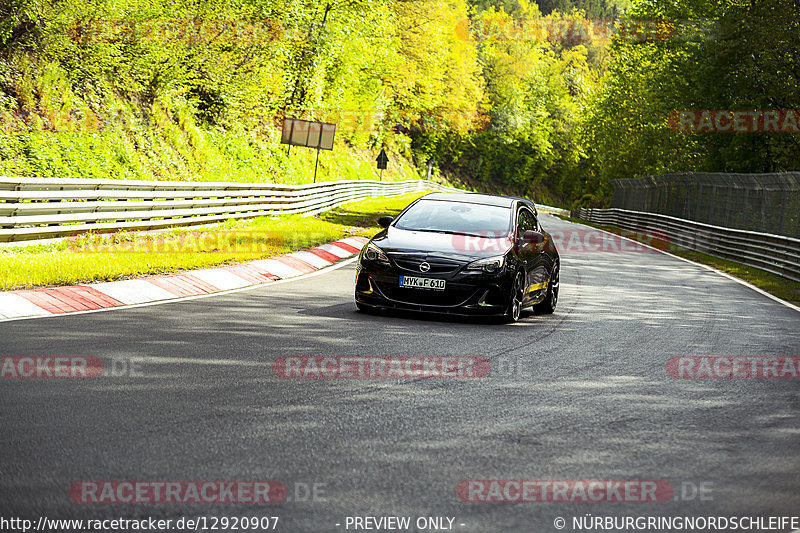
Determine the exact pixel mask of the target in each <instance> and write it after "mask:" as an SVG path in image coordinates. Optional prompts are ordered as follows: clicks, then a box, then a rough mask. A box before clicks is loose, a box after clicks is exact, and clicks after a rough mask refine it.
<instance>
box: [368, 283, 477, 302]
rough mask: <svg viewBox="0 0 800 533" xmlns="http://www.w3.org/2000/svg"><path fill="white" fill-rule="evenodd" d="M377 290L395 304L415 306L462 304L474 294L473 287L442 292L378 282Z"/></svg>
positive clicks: (449, 289)
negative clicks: (395, 302)
mask: <svg viewBox="0 0 800 533" xmlns="http://www.w3.org/2000/svg"><path fill="white" fill-rule="evenodd" d="M377 285H378V289H379V290H380V291H381V292H382V293H383V295H384V296H386V297H387V298H389V299H390V300H394V301H397V302H402V303H407V304H415V305H438V306H443V307H449V306H455V305H459V304H462V303H464V301H465V300H467V299H468V298H469V297H471V296H472V295H473V293H475V291H476V289H475V287H467V288H451V287H449V286H448V287H447V288H446V289H445V290H443V291H437V290H430V289H410V288H408V287H399V286H397V284H396V283H386V282H378V283H377Z"/></svg>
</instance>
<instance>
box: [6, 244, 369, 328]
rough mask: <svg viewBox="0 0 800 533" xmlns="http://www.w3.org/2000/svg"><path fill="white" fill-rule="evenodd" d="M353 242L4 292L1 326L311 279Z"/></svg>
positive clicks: (353, 247)
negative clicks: (238, 261)
mask: <svg viewBox="0 0 800 533" xmlns="http://www.w3.org/2000/svg"><path fill="white" fill-rule="evenodd" d="M366 242H367V239H365V238H364V237H349V238H347V239H342V240H340V241H336V242H332V243H329V244H323V245H321V246H318V247H316V248H311V249H310V250H304V251H302V252H293V253H290V254H286V255H281V256H278V257H273V258H270V259H262V260H260V261H253V262H250V263H242V264H238V265H230V266H220V267H215V268H206V269H202V270H192V271H189V272H182V273H180V274H171V275H167V276H152V277H147V278H140V279H129V280H124V281H109V282H104V283H91V284H87V285H73V286H69V287H53V288H47V289H28V290H20V291H9V292H0V321H3V320H14V319H18V318H33V317H44V316H51V315H63V314H67V313H76V312H86V311H93V310H97V309H108V308H112V307H124V306H128V305H139V304H145V303H149V302H158V301H164V300H175V299H180V298H186V297H190V296H199V295H203V294H211V293H215V292H220V291H229V290H233V289H241V288H244V287H251V286H255V285H261V284H264V283H269V282H271V281H276V280H280V279H286V278H292V277H295V276H301V275H303V274H308V273H311V272H314V271H316V270H319V269H321V268H324V267H326V266H329V265H331V264H333V263H335V262H336V261H339V260H340V259H345V258H347V257H351V256H353V255H355V254H357V253H358V252H359V251H361V248H362V247H363V246H364V244H366Z"/></svg>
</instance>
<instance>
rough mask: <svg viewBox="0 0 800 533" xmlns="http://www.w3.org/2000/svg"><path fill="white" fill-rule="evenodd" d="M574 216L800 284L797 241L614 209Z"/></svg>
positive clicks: (799, 253)
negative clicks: (660, 238)
mask: <svg viewBox="0 0 800 533" xmlns="http://www.w3.org/2000/svg"><path fill="white" fill-rule="evenodd" d="M578 216H579V217H580V218H582V219H583V220H588V221H589V222H595V223H597V224H605V225H609V226H617V227H619V228H622V229H625V230H630V231H641V232H651V233H659V232H660V233H663V234H664V235H665V236H666V237H667V238H668V239H669V241H670V242H671V243H674V244H676V245H678V246H681V247H683V248H687V249H689V250H695V251H698V252H702V253H705V254H709V255H713V256H715V257H719V258H722V259H729V260H731V261H736V262H737V263H742V264H745V265H749V266H752V267H756V268H760V269H762V270H766V271H767V272H772V273H773V274H777V275H779V276H782V277H784V278H787V279H791V280H794V281H800V239H794V238H792V237H785V236H783V235H773V234H770V233H759V232H754V231H747V230H740V229H732V228H723V227H720V226H712V225H709V224H703V223H701V222H694V221H691V220H685V219H682V218H675V217H671V216H667V215H658V214H654V213H643V212H641V211H628V210H625V209H616V208H615V209H580V211H579V214H578Z"/></svg>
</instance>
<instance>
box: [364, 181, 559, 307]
mask: <svg viewBox="0 0 800 533" xmlns="http://www.w3.org/2000/svg"><path fill="white" fill-rule="evenodd" d="M379 223H380V225H381V226H383V227H384V228H385V229H384V230H383V231H381V232H380V233H378V234H377V235H375V236H374V237H373V238H372V239H371V240H370V241H369V242H368V243H367V244H366V246H364V248H363V249H362V250H361V253H360V255H359V256H358V266H357V268H356V271H357V273H356V289H355V297H356V305H357V306H358V308H359V309H361V310H362V311H370V310H377V309H402V310H411V311H425V312H435V313H449V314H458V315H494V316H503V317H505V318H506V319H507V320H508V321H516V320H518V319H519V316H520V312H521V311H522V309H523V308H525V307H529V306H533V308H534V310H536V311H538V312H541V313H552V312H553V311H555V308H556V303H557V302H558V279H559V257H558V251H557V250H556V248H555V245H554V244H553V241H552V239H551V238H550V235H549V234H548V233H547V232H546V231H544V229H542V227H541V225H540V224H539V219H538V216H537V212H536V206H535V205H534V204H533V202H531V201H530V200H527V199H524V198H514V197H507V196H492V195H485V194H475V193H433V194H428V195H425V196H423V197H421V198H419V199H418V200H416V201H415V202H413V203H412V204H410V205H409V206H408V207H406V208H405V209H404V210H403V212H401V213H400V214H399V215H398V216H397V218H396V219H393V218H392V217H388V216H387V217H382V218H381V219H380V220H379Z"/></svg>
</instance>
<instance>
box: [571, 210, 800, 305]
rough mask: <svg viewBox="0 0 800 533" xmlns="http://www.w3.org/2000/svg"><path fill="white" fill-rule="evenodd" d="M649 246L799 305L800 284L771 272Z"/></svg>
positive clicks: (675, 248) (667, 247) (682, 250)
mask: <svg viewBox="0 0 800 533" xmlns="http://www.w3.org/2000/svg"><path fill="white" fill-rule="evenodd" d="M557 216H559V215H557ZM559 218H563V219H564V220H568V221H570V222H576V223H578V224H584V225H586V226H591V227H594V228H600V229H604V230H606V231H610V232H612V233H621V234H626V233H630V232H627V231H626V230H623V229H621V228H618V227H616V226H605V225H602V224H595V223H593V222H588V221H586V220H583V219H580V218H572V217H568V216H559ZM649 244H651V245H653V246H655V247H656V248H659V249H661V250H664V251H666V252H669V253H671V254H673V255H677V256H678V257H683V258H685V259H689V260H691V261H695V262H697V263H702V264H704V265H708V266H710V267H713V268H716V269H717V270H720V271H722V272H725V273H726V274H730V275H731V276H734V277H737V278H739V279H742V280H744V281H746V282H748V283H751V284H753V285H755V286H756V287H758V288H759V289H762V290H764V291H766V292H768V293H770V294H772V295H773V296H777V297H778V298H780V299H781V300H786V301H787V302H791V303H794V304H800V283H798V282H796V281H792V280H789V279H786V278H783V277H781V276H778V275H777V274H773V273H771V272H766V271H764V270H761V269H760V268H755V267H751V266H747V265H743V264H741V263H737V262H735V261H730V260H727V259H721V258H719V257H714V256H713V255H708V254H704V253H701V252H695V251H693V250H688V249H686V248H683V247H681V246H677V245H675V244H672V243H667V242H665V241H657V242H651V243H649Z"/></svg>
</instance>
